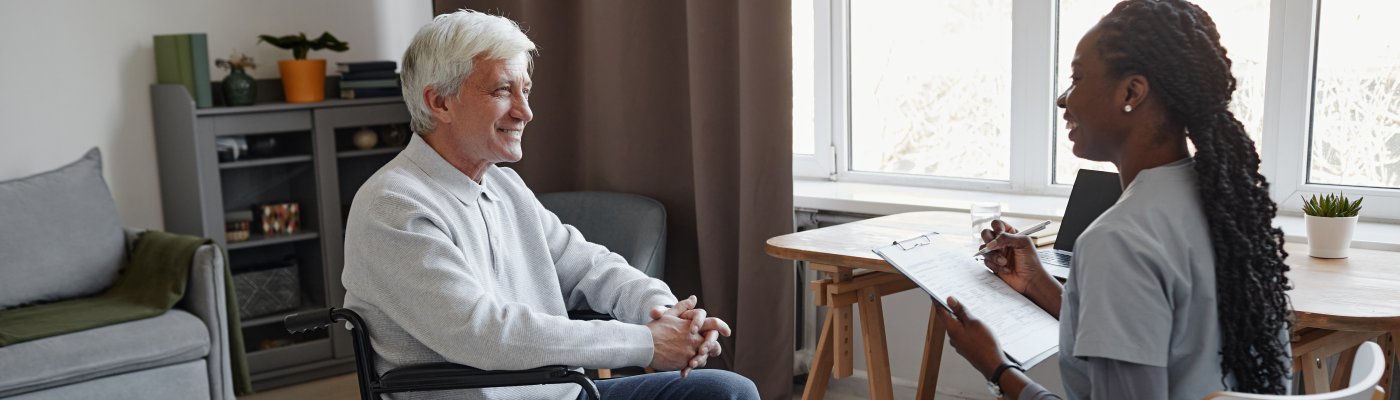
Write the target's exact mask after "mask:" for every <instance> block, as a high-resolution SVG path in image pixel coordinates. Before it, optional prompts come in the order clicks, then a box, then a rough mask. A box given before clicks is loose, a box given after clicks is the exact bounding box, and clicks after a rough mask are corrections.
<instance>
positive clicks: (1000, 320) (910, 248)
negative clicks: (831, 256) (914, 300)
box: [874, 233, 1060, 369]
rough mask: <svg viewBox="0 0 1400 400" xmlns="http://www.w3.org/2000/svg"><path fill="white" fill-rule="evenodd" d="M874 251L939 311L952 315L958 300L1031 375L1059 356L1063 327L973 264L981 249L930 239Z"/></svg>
mask: <svg viewBox="0 0 1400 400" xmlns="http://www.w3.org/2000/svg"><path fill="white" fill-rule="evenodd" d="M874 251H875V253H876V254H879V255H880V257H882V258H884V259H885V261H887V262H889V263H890V265H892V266H894V268H895V269H897V270H899V272H901V273H903V274H904V276H906V277H908V278H909V279H910V280H912V281H914V283H916V284H918V285H919V287H921V288H923V289H924V291H925V292H928V293H929V295H930V296H932V297H933V300H934V302H935V304H936V307H943V308H944V309H945V310H947V309H948V305H947V304H945V303H944V302H945V301H946V300H947V299H948V296H952V297H955V298H957V299H958V302H960V303H962V304H963V307H965V308H966V309H967V311H968V313H970V314H972V315H973V316H975V317H976V318H977V319H979V320H981V321H982V323H983V324H986V325H987V327H988V328H989V329H990V330H991V331H992V335H993V336H995V337H996V339H997V342H999V343H1000V344H1001V348H1002V351H1003V352H1005V353H1006V355H1007V356H1009V357H1011V359H1012V360H1013V361H1016V362H1019V363H1020V364H1021V366H1023V367H1025V368H1027V369H1029V368H1030V367H1032V366H1034V365H1036V364H1037V363H1039V362H1041V361H1044V360H1045V359H1047V358H1049V357H1050V356H1052V355H1055V353H1057V352H1058V350H1059V344H1060V322H1059V321H1058V320H1056V319H1055V317H1053V316H1051V315H1050V314H1048V313H1046V312H1045V310H1042V309H1040V306H1037V305H1035V303H1032V302H1031V301H1030V299H1027V298H1026V297H1025V296H1022V295H1021V294H1020V293H1016V291H1015V290H1014V289H1011V287H1010V286H1007V285H1006V282H1002V280H1001V278H997V276H996V275H995V274H993V273H991V272H990V271H988V270H987V268H986V267H985V266H983V265H982V262H981V261H978V260H977V259H975V258H973V257H972V253H973V252H974V251H976V249H968V248H967V246H965V245H960V244H957V243H953V242H950V241H947V240H944V239H940V238H939V237H938V234H937V233H930V234H926V235H921V236H918V237H915V238H913V239H909V240H905V241H900V242H895V243H894V244H891V245H889V246H884V247H879V248H876V249H874Z"/></svg>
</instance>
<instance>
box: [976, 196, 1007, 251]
mask: <svg viewBox="0 0 1400 400" xmlns="http://www.w3.org/2000/svg"><path fill="white" fill-rule="evenodd" d="M971 212H972V238H973V239H976V240H977V241H978V242H979V243H980V242H981V241H982V230H983V229H992V221H995V220H997V219H998V218H1001V203H973V204H972V208H971Z"/></svg>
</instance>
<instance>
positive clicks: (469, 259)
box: [342, 135, 676, 399]
mask: <svg viewBox="0 0 1400 400" xmlns="http://www.w3.org/2000/svg"><path fill="white" fill-rule="evenodd" d="M352 204H353V205H352V206H351V208H350V216H349V220H348V222H347V226H346V229H345V269H344V273H343V275H342V280H343V282H344V284H345V289H346V295H345V306H346V307H347V308H350V309H353V310H355V311H356V312H359V313H360V314H361V315H362V316H363V317H364V318H365V322H366V324H368V325H369V328H370V329H369V332H370V336H371V343H372V344H373V347H374V350H375V352H376V353H377V354H378V355H379V357H377V358H376V359H375V362H376V365H375V366H376V368H377V369H379V372H380V373H383V372H384V371H386V370H388V369H391V368H395V367H398V366H402V365H405V364H418V363H425V362H437V361H447V362H453V363H458V364H465V365H469V366H472V367H476V368H481V369H490V370H516V369H527V368H534V367H539V366H544V365H569V366H579V367H585V368H616V367H623V366H646V365H648V364H650V363H651V357H652V352H653V348H652V339H651V332H650V331H649V330H648V329H647V328H646V327H645V326H644V325H642V324H645V323H646V322H647V321H649V320H650V317H649V316H648V315H647V314H648V311H649V310H650V309H651V308H652V307H655V306H658V305H669V304H675V303H676V298H675V296H673V295H672V294H671V291H670V289H669V288H668V287H667V286H666V284H665V283H663V282H661V281H659V280H656V279H651V278H649V277H647V276H646V275H644V274H642V273H641V272H639V271H637V270H636V269H635V268H633V267H631V266H629V265H628V264H627V262H626V260H624V259H623V258H622V257H621V256H619V255H617V254H615V253H612V252H609V251H608V250H607V249H606V248H604V247H603V246H599V245H597V244H593V243H589V242H588V241H586V240H584V238H583V236H582V235H580V234H579V232H578V230H576V229H574V228H573V227H572V226H568V225H564V224H563V223H560V222H559V218H558V217H556V216H555V215H554V214H553V213H551V212H549V211H548V210H546V209H545V208H544V207H543V206H541V205H540V203H539V201H538V200H536V199H535V195H534V194H533V193H531V192H530V189H529V188H527V187H526V186H525V183H524V182H523V181H521V179H520V176H519V175H517V174H516V173H515V171H513V170H510V169H505V168H497V167H495V166H491V167H489V168H488V169H487V171H486V173H485V174H484V175H483V177H482V179H481V183H480V184H478V183H477V182H475V181H473V180H471V178H469V177H468V176H467V175H465V174H463V173H462V172H460V171H458V170H457V169H456V168H454V167H453V166H452V165H451V164H449V163H448V162H447V161H446V160H445V159H443V158H442V157H441V156H440V155H438V153H437V152H436V151H435V150H433V148H432V147H429V146H428V145H427V144H426V143H424V142H423V140H422V138H420V137H418V135H414V136H413V138H412V140H411V141H410V143H409V145H408V147H407V148H405V149H404V150H403V151H402V152H401V153H400V154H399V155H398V156H397V157H395V158H394V159H393V160H391V161H390V162H389V163H388V164H387V165H385V166H384V167H383V168H382V169H380V170H379V171H378V172H376V173H375V174H374V175H373V176H371V177H370V178H369V180H368V181H366V182H365V184H364V185H363V186H362V187H361V188H360V191H359V192H358V193H356V194H355V199H354V203H352ZM582 308H591V309H593V310H598V311H601V312H606V313H610V314H612V315H613V316H614V317H615V318H617V321H573V320H570V319H568V317H567V310H571V309H582ZM578 391H579V389H578V387H577V386H574V385H552V386H523V387H514V388H493V389H484V390H472V391H456V392H417V393H406V394H402V395H399V396H396V397H397V398H456V399H461V398H482V399H505V398H529V399H573V398H576V397H577V396H578Z"/></svg>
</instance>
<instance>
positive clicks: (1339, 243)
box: [1303, 193, 1365, 258]
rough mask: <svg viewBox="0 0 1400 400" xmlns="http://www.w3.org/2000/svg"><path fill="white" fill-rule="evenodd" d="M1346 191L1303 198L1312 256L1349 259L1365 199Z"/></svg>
mask: <svg viewBox="0 0 1400 400" xmlns="http://www.w3.org/2000/svg"><path fill="white" fill-rule="evenodd" d="M1364 199H1365V198H1364V197H1362V198H1358V199H1356V200H1355V201H1352V200H1349V199H1347V196H1346V194H1330V193H1329V194H1326V195H1322V196H1318V195H1313V196H1312V198H1310V199H1309V198H1303V214H1304V216H1303V222H1304V224H1305V225H1307V229H1308V255H1310V256H1313V257H1317V258H1347V249H1348V248H1350V247H1351V236H1352V233H1353V232H1355V231H1356V216H1357V214H1360V213H1361V200H1364Z"/></svg>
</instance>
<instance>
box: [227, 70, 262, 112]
mask: <svg viewBox="0 0 1400 400" xmlns="http://www.w3.org/2000/svg"><path fill="white" fill-rule="evenodd" d="M221 86H222V89H223V91H224V105H228V106H247V105H252V104H253V99H256V98H257V97H258V85H257V84H256V82H255V81H253V77H251V76H248V74H247V73H244V72H243V68H234V69H233V70H232V71H229V73H228V76H227V77H224V82H223V83H222V84H221Z"/></svg>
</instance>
